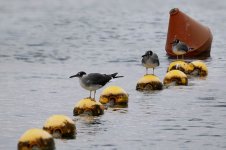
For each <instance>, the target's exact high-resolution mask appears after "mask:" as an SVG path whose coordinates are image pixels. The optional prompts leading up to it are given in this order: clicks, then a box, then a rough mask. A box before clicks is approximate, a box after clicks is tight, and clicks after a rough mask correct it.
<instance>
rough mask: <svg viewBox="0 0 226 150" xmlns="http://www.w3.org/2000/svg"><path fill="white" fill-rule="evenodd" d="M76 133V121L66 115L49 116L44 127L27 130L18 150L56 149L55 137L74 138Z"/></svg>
mask: <svg viewBox="0 0 226 150" xmlns="http://www.w3.org/2000/svg"><path fill="white" fill-rule="evenodd" d="M75 135H76V126H75V123H74V121H73V120H72V119H71V118H69V117H67V116H65V115H53V116H51V117H49V118H48V119H47V120H46V122H45V124H44V125H43V128H42V129H39V128H32V129H29V130H27V131H26V132H25V133H24V134H23V135H22V136H21V137H20V139H19V142H18V144H17V149H18V150H36V149H37V150H54V149H55V142H54V139H53V138H64V139H73V138H75Z"/></svg>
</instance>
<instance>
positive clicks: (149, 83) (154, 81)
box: [136, 74, 163, 91]
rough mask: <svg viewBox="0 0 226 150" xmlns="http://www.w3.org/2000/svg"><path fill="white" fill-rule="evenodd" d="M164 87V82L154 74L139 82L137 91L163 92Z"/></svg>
mask: <svg viewBox="0 0 226 150" xmlns="http://www.w3.org/2000/svg"><path fill="white" fill-rule="evenodd" d="M162 87H163V85H162V82H161V81H160V79H159V78H158V77H157V76H155V75H153V74H147V75H144V76H143V77H141V78H140V79H139V80H138V82H137V86H136V90H138V91H151V90H162Z"/></svg>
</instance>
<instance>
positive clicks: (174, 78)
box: [163, 70, 188, 85]
mask: <svg viewBox="0 0 226 150" xmlns="http://www.w3.org/2000/svg"><path fill="white" fill-rule="evenodd" d="M163 84H164V85H171V84H175V85H187V84H188V78H187V75H186V74H185V73H183V72H182V71H180V70H171V71H169V72H168V73H166V75H165V78H164V80H163Z"/></svg>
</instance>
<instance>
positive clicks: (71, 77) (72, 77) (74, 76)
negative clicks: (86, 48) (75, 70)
mask: <svg viewBox="0 0 226 150" xmlns="http://www.w3.org/2000/svg"><path fill="white" fill-rule="evenodd" d="M74 77H78V74H76V75H73V76H70V77H69V78H74Z"/></svg>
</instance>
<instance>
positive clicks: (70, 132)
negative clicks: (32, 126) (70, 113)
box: [43, 115, 76, 138]
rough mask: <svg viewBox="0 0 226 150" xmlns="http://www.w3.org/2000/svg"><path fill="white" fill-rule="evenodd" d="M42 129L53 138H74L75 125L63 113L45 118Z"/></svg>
mask: <svg viewBox="0 0 226 150" xmlns="http://www.w3.org/2000/svg"><path fill="white" fill-rule="evenodd" d="M43 129H44V130H46V131H47V132H49V133H50V134H52V136H53V137H54V138H74V137H75V134H76V127H75V123H74V121H73V120H72V119H71V118H69V117H67V116H65V115H53V116H51V117H49V118H48V119H47V121H46V122H45V124H44V126H43Z"/></svg>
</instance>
